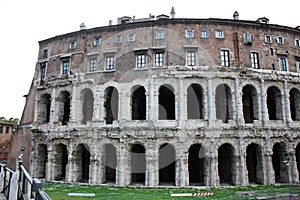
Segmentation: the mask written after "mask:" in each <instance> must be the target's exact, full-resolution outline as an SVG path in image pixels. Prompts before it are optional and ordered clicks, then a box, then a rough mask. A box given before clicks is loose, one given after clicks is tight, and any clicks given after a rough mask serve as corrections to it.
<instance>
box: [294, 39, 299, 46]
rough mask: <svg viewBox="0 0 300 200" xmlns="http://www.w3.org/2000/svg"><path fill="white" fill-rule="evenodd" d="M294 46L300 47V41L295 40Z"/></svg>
mask: <svg viewBox="0 0 300 200" xmlns="http://www.w3.org/2000/svg"><path fill="white" fill-rule="evenodd" d="M294 45H295V47H300V40H299V39H297V38H295V39H294Z"/></svg>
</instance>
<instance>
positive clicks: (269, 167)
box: [264, 150, 275, 185]
mask: <svg viewBox="0 0 300 200" xmlns="http://www.w3.org/2000/svg"><path fill="white" fill-rule="evenodd" d="M264 157H265V159H264V161H265V164H264V166H266V178H267V180H266V184H267V185H271V184H274V183H275V176H274V174H275V173H274V169H273V164H272V153H271V152H270V151H268V150H267V153H266V154H265V155H264Z"/></svg>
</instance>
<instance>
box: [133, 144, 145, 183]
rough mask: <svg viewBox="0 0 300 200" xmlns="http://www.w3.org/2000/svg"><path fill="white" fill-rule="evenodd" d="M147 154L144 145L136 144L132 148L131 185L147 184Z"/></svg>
mask: <svg viewBox="0 0 300 200" xmlns="http://www.w3.org/2000/svg"><path fill="white" fill-rule="evenodd" d="M145 153H146V152H145V148H144V146H143V145H140V144H135V145H133V146H132V148H131V183H138V184H143V185H144V184H145V172H146V156H145Z"/></svg>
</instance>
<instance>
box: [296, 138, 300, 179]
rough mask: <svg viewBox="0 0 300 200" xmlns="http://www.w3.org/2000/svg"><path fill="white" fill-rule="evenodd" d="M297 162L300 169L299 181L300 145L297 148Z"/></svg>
mask: <svg viewBox="0 0 300 200" xmlns="http://www.w3.org/2000/svg"><path fill="white" fill-rule="evenodd" d="M296 162H297V169H298V174H299V180H300V143H299V144H298V145H297V147H296Z"/></svg>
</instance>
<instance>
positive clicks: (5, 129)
mask: <svg viewBox="0 0 300 200" xmlns="http://www.w3.org/2000/svg"><path fill="white" fill-rule="evenodd" d="M12 129H13V124H11V123H8V122H5V121H1V120H0V161H3V160H7V156H8V152H9V150H10V143H11V137H12V135H11V134H12Z"/></svg>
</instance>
